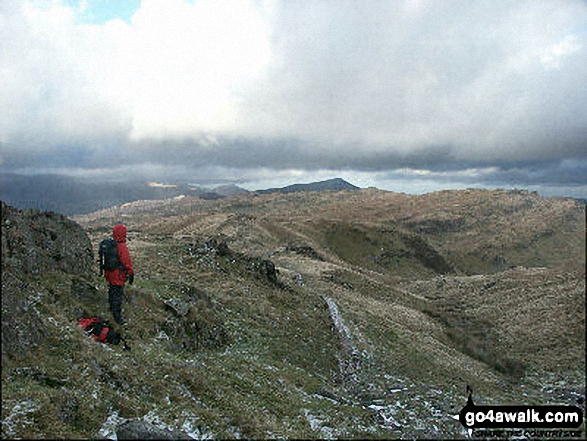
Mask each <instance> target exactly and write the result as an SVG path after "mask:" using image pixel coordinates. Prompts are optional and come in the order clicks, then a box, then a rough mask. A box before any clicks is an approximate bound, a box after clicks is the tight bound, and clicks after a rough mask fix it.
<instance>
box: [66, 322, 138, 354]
mask: <svg viewBox="0 0 587 441" xmlns="http://www.w3.org/2000/svg"><path fill="white" fill-rule="evenodd" d="M77 324H78V325H79V326H80V327H81V328H82V329H83V330H84V331H85V332H86V334H88V335H90V336H91V337H92V338H93V339H94V340H96V341H99V342H100V343H111V344H114V345H117V344H118V343H120V342H122V343H123V344H124V347H123V349H124V350H129V349H130V348H129V347H128V346H127V345H126V341H125V340H124V339H123V338H122V336H121V335H120V334H119V333H118V332H116V331H115V330H114V329H112V327H111V326H110V323H108V322H107V321H106V320H103V319H101V318H100V317H82V318H80V319H79V320H78V322H77Z"/></svg>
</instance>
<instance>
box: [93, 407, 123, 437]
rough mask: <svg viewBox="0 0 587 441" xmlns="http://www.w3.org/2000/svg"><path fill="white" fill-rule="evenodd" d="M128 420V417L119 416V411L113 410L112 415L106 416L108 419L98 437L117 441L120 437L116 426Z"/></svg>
mask: <svg viewBox="0 0 587 441" xmlns="http://www.w3.org/2000/svg"><path fill="white" fill-rule="evenodd" d="M126 421H127V419H126V418H122V417H121V416H118V411H114V412H112V413H111V414H110V415H108V418H106V421H105V422H104V424H103V425H102V427H101V428H100V430H99V431H98V434H97V436H96V437H97V438H104V439H111V440H114V441H117V440H118V437H117V436H116V428H117V427H118V426H119V425H120V424H122V423H124V422H126Z"/></svg>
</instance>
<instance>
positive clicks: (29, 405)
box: [2, 400, 39, 437]
mask: <svg viewBox="0 0 587 441" xmlns="http://www.w3.org/2000/svg"><path fill="white" fill-rule="evenodd" d="M5 405H6V404H3V407H4V406H5ZM38 409H39V406H38V404H37V403H35V402H34V401H31V400H27V401H23V402H21V403H17V404H16V405H15V406H14V407H13V408H12V410H11V411H10V415H8V416H7V417H6V418H4V419H3V420H2V431H3V432H4V433H5V434H6V435H8V436H10V437H13V436H15V435H17V432H16V431H17V427H16V425H17V424H20V425H23V426H28V425H30V424H33V422H32V421H29V420H28V419H27V414H29V413H32V412H35V411H37V410H38Z"/></svg>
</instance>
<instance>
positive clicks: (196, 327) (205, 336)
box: [162, 284, 230, 352]
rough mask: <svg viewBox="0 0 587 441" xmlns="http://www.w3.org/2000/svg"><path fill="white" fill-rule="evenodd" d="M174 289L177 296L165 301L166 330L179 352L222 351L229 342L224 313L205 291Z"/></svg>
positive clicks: (170, 340)
mask: <svg viewBox="0 0 587 441" xmlns="http://www.w3.org/2000/svg"><path fill="white" fill-rule="evenodd" d="M172 289H173V291H175V292H176V293H177V295H176V296H174V297H171V298H169V299H165V300H163V303H164V305H165V306H164V309H165V310H166V311H167V312H168V316H167V319H166V321H165V323H164V325H163V327H162V331H163V332H164V333H165V335H167V336H168V337H169V342H170V344H171V346H173V348H174V349H175V350H178V351H181V350H186V351H190V352H194V351H198V350H200V349H203V348H206V349H218V348H220V347H223V346H225V345H226V344H228V343H229V340H230V338H229V334H228V331H227V329H226V326H225V324H224V321H223V319H222V314H221V313H220V312H219V311H218V308H217V306H216V305H215V304H214V303H213V302H212V300H211V298H210V296H209V295H208V294H207V293H206V292H205V291H202V290H201V289H198V288H195V287H193V286H190V285H186V284H179V285H172Z"/></svg>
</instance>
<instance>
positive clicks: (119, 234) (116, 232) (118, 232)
mask: <svg viewBox="0 0 587 441" xmlns="http://www.w3.org/2000/svg"><path fill="white" fill-rule="evenodd" d="M112 238H113V239H114V240H115V241H116V242H126V226H124V225H116V226H115V227H114V228H113V229H112Z"/></svg>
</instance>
